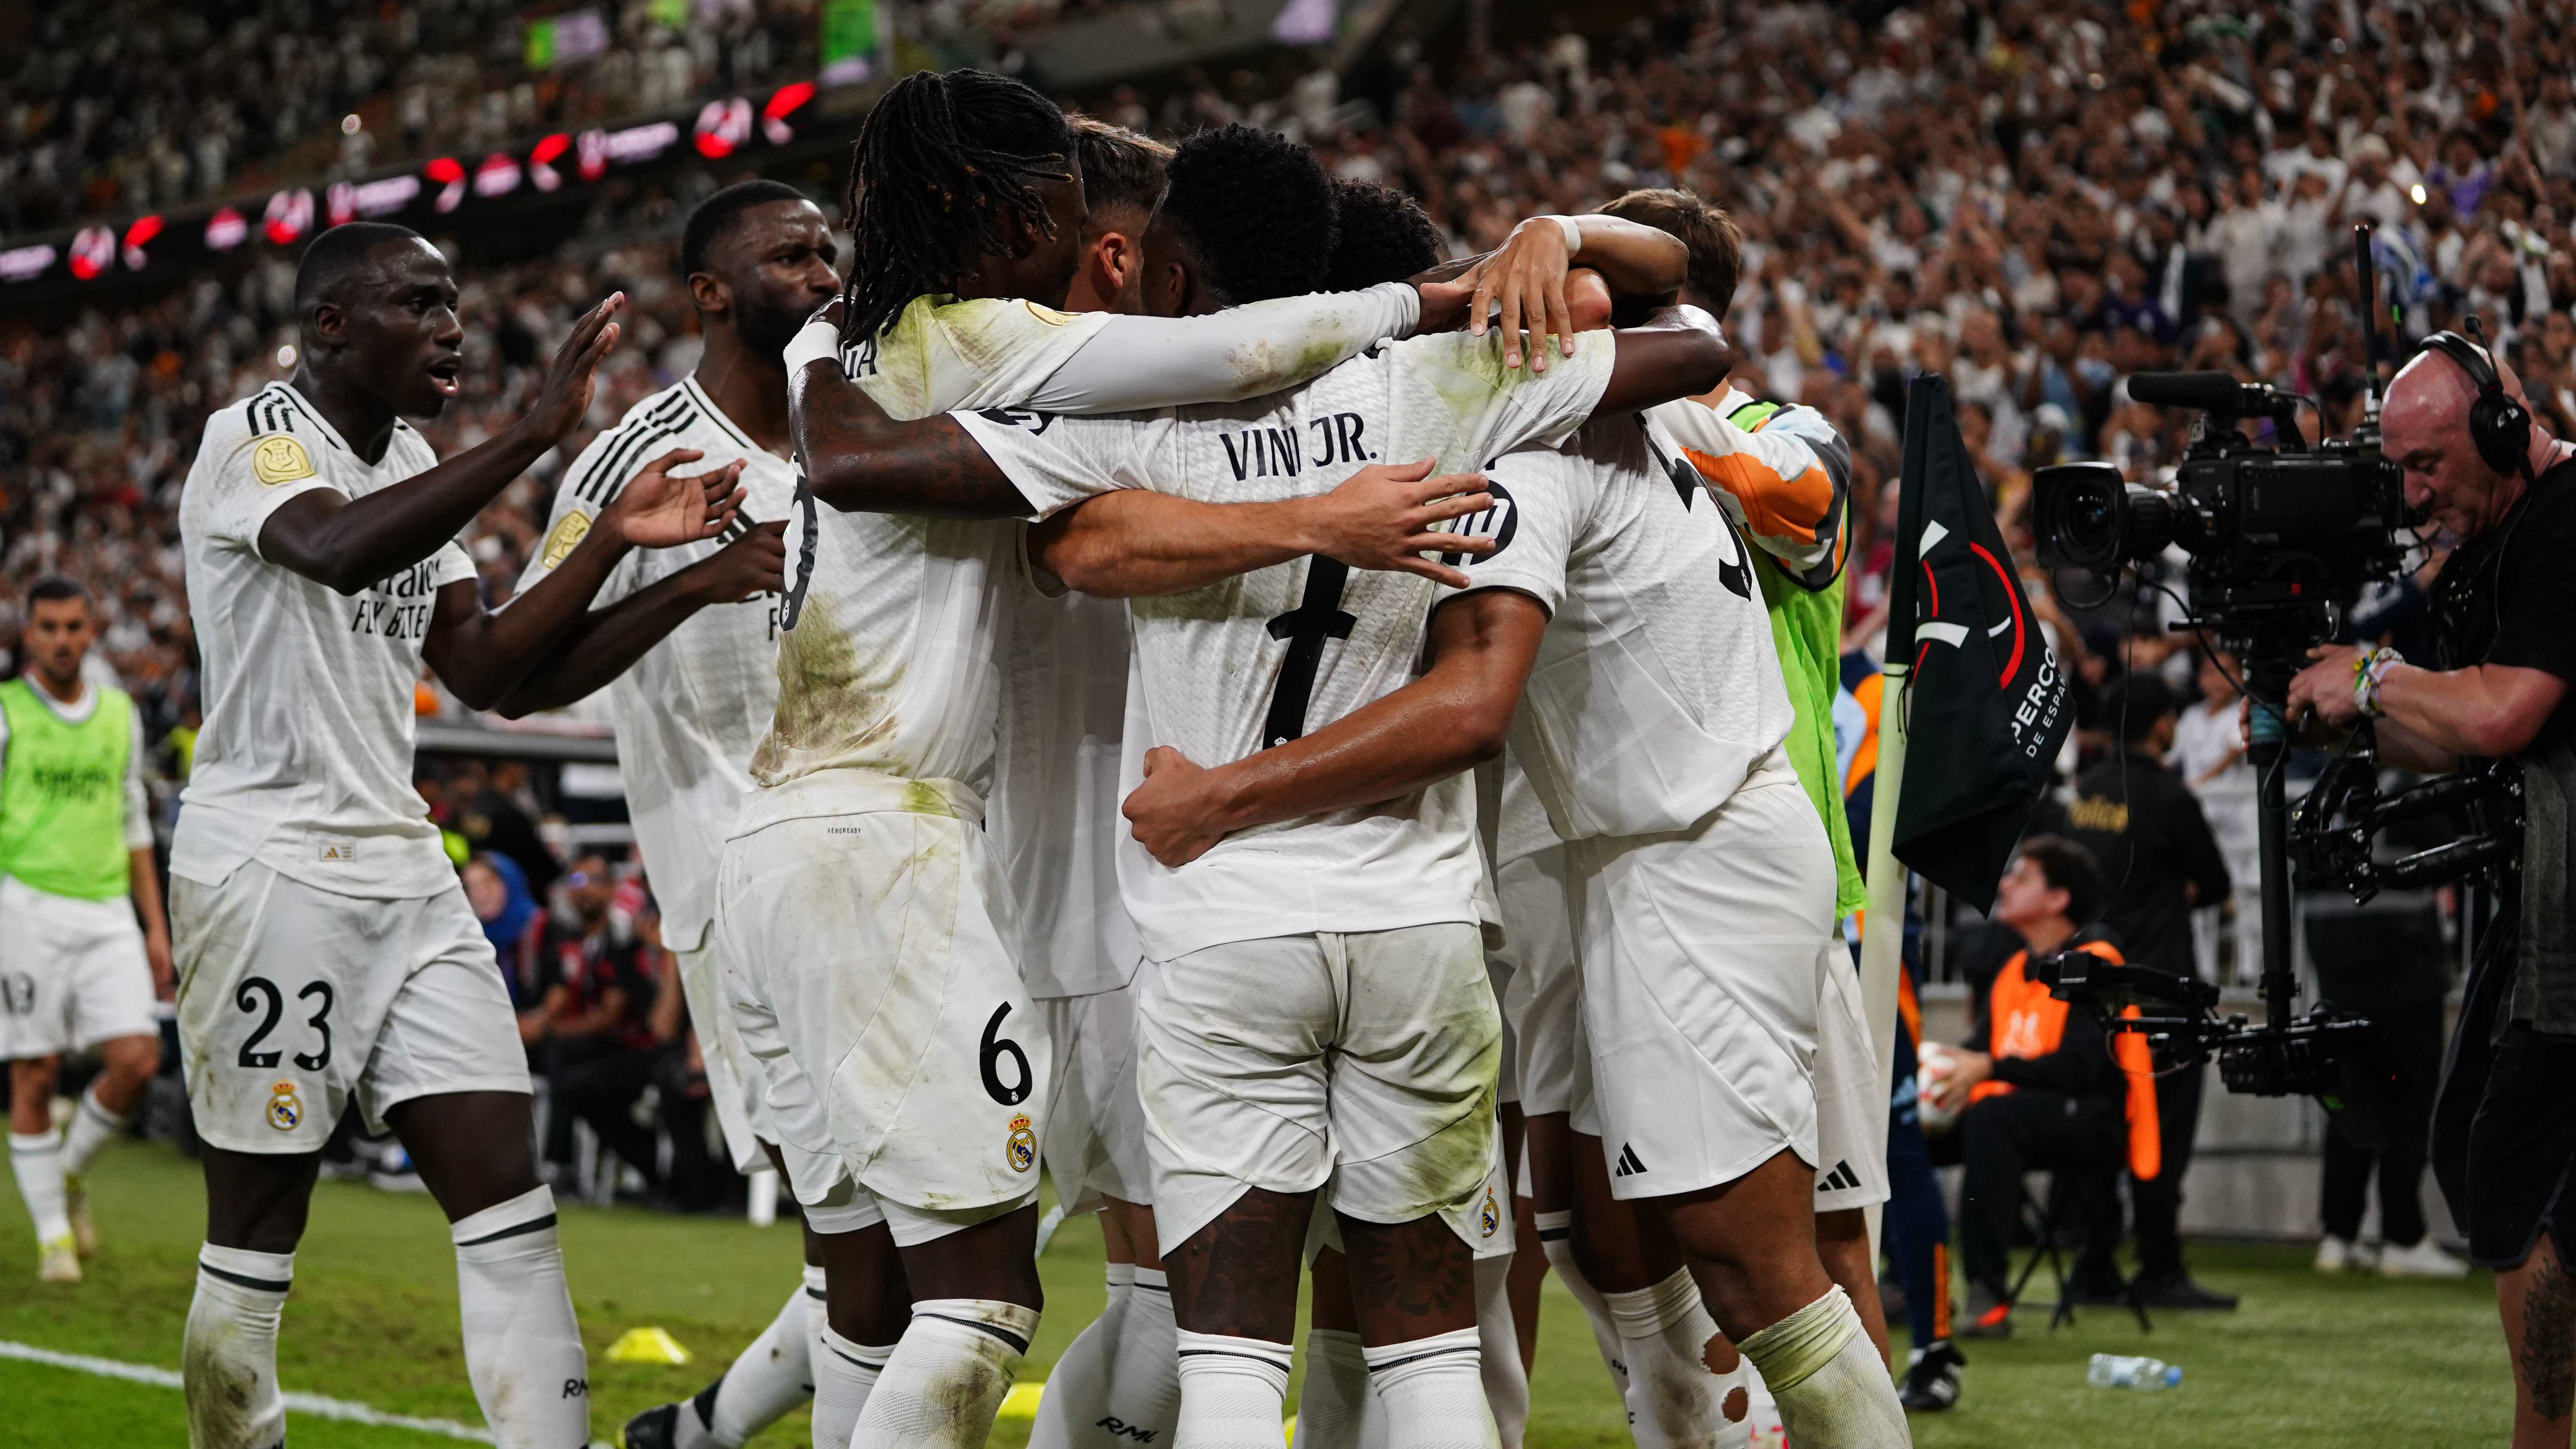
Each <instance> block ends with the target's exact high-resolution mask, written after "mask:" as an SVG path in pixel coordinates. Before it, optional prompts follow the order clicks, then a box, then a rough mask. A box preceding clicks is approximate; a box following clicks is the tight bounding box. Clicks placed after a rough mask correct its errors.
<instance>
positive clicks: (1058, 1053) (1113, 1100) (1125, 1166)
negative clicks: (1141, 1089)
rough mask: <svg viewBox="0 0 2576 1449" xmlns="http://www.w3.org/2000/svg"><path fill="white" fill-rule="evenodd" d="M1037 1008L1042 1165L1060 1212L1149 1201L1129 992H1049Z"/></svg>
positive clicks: (1132, 990) (1129, 987) (1123, 988)
mask: <svg viewBox="0 0 2576 1449" xmlns="http://www.w3.org/2000/svg"><path fill="white" fill-rule="evenodd" d="M1038 1014H1039V1015H1040V1016H1041V1017H1043V1018H1044V1019H1045V1021H1046V1024H1047V1035H1048V1037H1049V1038H1050V1039H1051V1040H1052V1041H1053V1042H1054V1043H1055V1100H1054V1101H1053V1102H1051V1103H1049V1104H1048V1106H1047V1110H1046V1124H1047V1126H1046V1143H1045V1147H1046V1169H1047V1175H1048V1176H1050V1177H1052V1178H1054V1179H1055V1194H1056V1198H1057V1200H1058V1201H1060V1202H1062V1203H1064V1204H1065V1205H1066V1210H1067V1211H1068V1212H1075V1213H1087V1212H1095V1211H1098V1210H1099V1208H1100V1206H1101V1202H1100V1200H1101V1199H1102V1198H1104V1197H1114V1198H1116V1199H1118V1200H1119V1201H1120V1202H1132V1203H1151V1202H1152V1201H1153V1200H1154V1179H1153V1166H1152V1164H1151V1163H1150V1161H1149V1160H1148V1159H1147V1156H1146V1152H1145V1108H1144V1104H1143V1103H1141V1102H1139V1101H1138V1100H1137V1098H1136V991H1135V986H1134V983H1133V978H1130V982H1129V984H1128V985H1126V986H1121V987H1119V988H1118V989H1117V990H1115V991H1100V992H1094V993H1092V994H1091V995H1089V996H1052V997H1042V998H1040V999H1039V1001H1038Z"/></svg>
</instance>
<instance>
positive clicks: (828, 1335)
mask: <svg viewBox="0 0 2576 1449" xmlns="http://www.w3.org/2000/svg"><path fill="white" fill-rule="evenodd" d="M814 1335H815V1344H814V1349H815V1352H814V1449H848V1446H849V1443H850V1433H851V1431H852V1430H854V1429H856V1428H858V1426H859V1415H860V1414H861V1413H862V1412H864V1411H865V1410H866V1409H867V1406H868V1395H869V1393H870V1392H871V1391H872V1390H874V1389H875V1388H876V1386H877V1379H878V1377H879V1376H880V1375H882V1374H884V1373H885V1366H886V1360H888V1359H890V1358H893V1357H894V1345H893V1344H891V1343H887V1344H877V1345H874V1346H870V1345H867V1344H857V1343H852V1342H850V1341H849V1340H848V1339H846V1338H843V1337H842V1336H840V1335H839V1334H837V1333H834V1332H833V1331H832V1326H831V1325H830V1324H828V1323H826V1324H821V1325H818V1326H817V1327H816V1328H815V1331H814Z"/></svg>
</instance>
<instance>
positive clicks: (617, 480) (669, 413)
mask: <svg viewBox="0 0 2576 1449" xmlns="http://www.w3.org/2000/svg"><path fill="white" fill-rule="evenodd" d="M694 412H695V409H693V408H691V407H690V405H689V400H688V397H687V396H686V395H685V394H681V393H673V394H672V395H671V397H670V399H669V400H668V401H666V402H664V403H662V404H661V405H660V406H658V407H656V408H654V409H653V411H651V412H649V413H647V414H645V415H644V416H643V417H642V418H640V419H636V420H634V421H632V422H627V423H621V424H619V425H618V429H617V431H618V433H619V435H620V436H619V437H618V440H617V441H616V442H615V443H613V444H611V445H610V446H609V449H608V451H606V452H604V453H602V454H600V456H599V461H598V462H596V463H593V464H591V466H590V471H589V472H587V473H584V474H583V475H582V477H581V481H580V482H578V483H576V484H574V485H573V496H574V497H575V498H579V499H581V500H583V501H584V502H587V503H599V504H605V503H606V502H607V501H608V497H609V495H610V494H612V493H614V492H616V491H617V490H618V489H619V488H621V487H623V486H625V483H626V471H625V470H626V460H627V459H628V458H629V457H630V456H631V455H632V454H633V452H634V451H635V449H636V448H637V446H639V445H640V444H641V443H643V442H645V441H648V440H650V439H653V438H657V437H668V436H669V435H671V434H672V433H674V432H676V431H678V430H679V429H680V428H682V427H685V426H686V425H687V422H686V420H687V418H688V417H689V416H690V415H691V414H692V413H694Z"/></svg>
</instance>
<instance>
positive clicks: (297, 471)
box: [250, 436, 313, 488]
mask: <svg viewBox="0 0 2576 1449" xmlns="http://www.w3.org/2000/svg"><path fill="white" fill-rule="evenodd" d="M250 473H251V476H252V477H254V478H257V479H258V480H259V481H260V484H261V486H263V487H267V488H274V487H276V486H277V485H278V484H280V483H288V482H292V481H294V480H295V479H298V478H310V477H312V476H313V459H312V458H311V457H309V456H307V455H306V454H305V451H304V445H303V444H302V443H299V442H297V441H296V440H294V439H293V438H289V437H284V436H279V437H270V438H262V439H260V440H259V442H258V443H256V444H254V445H253V446H252V448H251V450H250Z"/></svg>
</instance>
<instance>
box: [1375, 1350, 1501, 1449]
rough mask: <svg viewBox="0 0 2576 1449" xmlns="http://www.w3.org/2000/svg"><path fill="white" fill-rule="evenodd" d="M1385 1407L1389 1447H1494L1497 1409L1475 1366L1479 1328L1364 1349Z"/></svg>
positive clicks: (1471, 1448)
mask: <svg viewBox="0 0 2576 1449" xmlns="http://www.w3.org/2000/svg"><path fill="white" fill-rule="evenodd" d="M1365 1354H1366V1356H1367V1358H1368V1367H1369V1382H1370V1384H1371V1385H1372V1386H1374V1387H1375V1388H1376V1389H1377V1396H1378V1401H1379V1402H1380V1403H1381V1404H1383V1405H1384V1406H1385V1408H1386V1443H1387V1449H1496V1446H1497V1445H1498V1444H1499V1443H1500V1440H1499V1439H1497V1437H1496V1435H1495V1431H1494V1411H1493V1409H1492V1408H1490V1407H1489V1406H1488V1405H1487V1404H1486V1403H1485V1380H1484V1376H1483V1374H1482V1373H1481V1372H1480V1371H1479V1369H1478V1367H1477V1363H1478V1360H1479V1359H1480V1358H1482V1357H1483V1355H1482V1354H1480V1353H1479V1352H1478V1351H1477V1330H1475V1329H1473V1328H1461V1329H1459V1330H1457V1331H1456V1332H1453V1333H1439V1334H1434V1335H1432V1336H1431V1337H1429V1338H1416V1339H1410V1340H1408V1341H1406V1342H1403V1343H1390V1344H1384V1345H1381V1346H1379V1347H1376V1348H1371V1349H1367V1350H1365Z"/></svg>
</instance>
